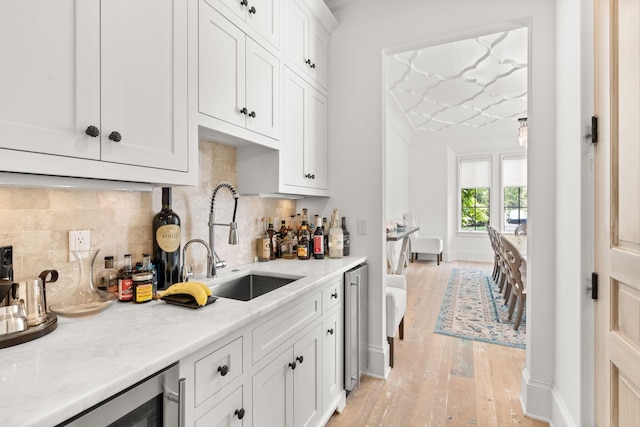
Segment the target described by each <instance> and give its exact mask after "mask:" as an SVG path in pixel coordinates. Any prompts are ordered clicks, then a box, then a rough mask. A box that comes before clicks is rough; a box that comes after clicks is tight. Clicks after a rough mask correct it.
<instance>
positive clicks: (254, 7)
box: [247, 0, 291, 47]
mask: <svg viewBox="0 0 640 427" xmlns="http://www.w3.org/2000/svg"><path fill="white" fill-rule="evenodd" d="M290 1H291V0H285V3H288V2H290ZM247 8H248V9H247V24H249V26H250V27H251V28H253V29H254V30H256V32H257V33H258V34H260V35H261V36H262V37H264V38H265V39H266V40H268V41H269V43H271V44H272V45H274V46H275V47H278V46H279V45H280V43H279V40H280V0H252V1H250V2H249V5H248V6H247Z"/></svg>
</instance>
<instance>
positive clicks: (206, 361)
mask: <svg viewBox="0 0 640 427" xmlns="http://www.w3.org/2000/svg"><path fill="white" fill-rule="evenodd" d="M240 375H242V337H239V338H236V340H235V341H232V342H230V343H229V344H227V345H225V346H224V347H221V348H220V349H218V350H216V351H214V352H213V353H210V354H208V355H207V356H205V357H203V358H202V359H200V360H198V361H197V362H196V363H195V406H196V407H198V406H199V405H200V404H201V403H202V402H204V401H205V400H207V399H209V398H210V397H211V396H213V395H214V394H216V393H217V392H218V391H220V390H221V389H222V388H223V387H224V386H226V385H227V384H229V383H230V382H231V381H233V380H234V379H236V378H237V377H239V376H240Z"/></svg>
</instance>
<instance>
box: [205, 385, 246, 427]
mask: <svg viewBox="0 0 640 427" xmlns="http://www.w3.org/2000/svg"><path fill="white" fill-rule="evenodd" d="M244 416H245V409H244V404H243V398H242V387H240V388H239V389H237V390H236V391H234V392H233V393H230V394H229V395H228V396H226V397H225V398H224V399H223V400H222V402H220V403H219V404H218V405H216V407H215V408H213V409H211V410H210V411H209V412H207V413H206V414H204V415H203V416H202V417H201V418H200V419H198V421H196V423H195V427H210V426H223V425H242V421H240V420H241V419H242V418H244ZM234 422H235V423H236V424H234Z"/></svg>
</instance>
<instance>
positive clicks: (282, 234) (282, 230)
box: [276, 219, 287, 258]
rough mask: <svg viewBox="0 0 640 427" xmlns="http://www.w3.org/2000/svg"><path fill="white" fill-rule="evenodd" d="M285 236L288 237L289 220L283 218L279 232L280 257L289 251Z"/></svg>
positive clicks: (277, 254)
mask: <svg viewBox="0 0 640 427" xmlns="http://www.w3.org/2000/svg"><path fill="white" fill-rule="evenodd" d="M285 237H287V222H286V221H285V220H284V219H283V220H282V224H281V226H280V231H279V232H278V245H279V246H280V249H279V250H278V252H277V253H276V256H277V257H278V258H284V253H285V252H286V251H287V244H286V243H285V240H284V239H285Z"/></svg>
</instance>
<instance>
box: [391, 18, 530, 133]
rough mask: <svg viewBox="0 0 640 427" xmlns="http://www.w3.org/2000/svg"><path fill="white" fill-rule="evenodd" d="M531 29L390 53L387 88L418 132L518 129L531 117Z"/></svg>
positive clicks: (519, 29)
mask: <svg viewBox="0 0 640 427" xmlns="http://www.w3.org/2000/svg"><path fill="white" fill-rule="evenodd" d="M527 34H528V30H527V28H518V29H515V30H511V31H505V32H501V33H496V34H490V35H486V36H482V37H476V38H472V39H466V40H461V41H457V42H453V43H447V44H443V45H437V46H431V47H427V48H423V49H417V50H411V51H407V52H401V53H397V54H394V55H390V56H388V57H387V58H388V59H387V88H388V90H389V94H390V96H391V97H392V99H393V100H395V102H396V103H397V105H398V106H399V108H400V109H401V111H402V112H403V113H404V114H405V116H406V117H407V119H408V120H409V121H410V122H411V123H412V125H413V127H414V128H415V129H416V131H418V132H420V131H426V132H438V133H442V132H452V131H461V130H471V129H479V128H494V127H495V128H511V127H512V128H513V129H514V130H515V129H517V127H518V118H520V117H526V116H527Z"/></svg>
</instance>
